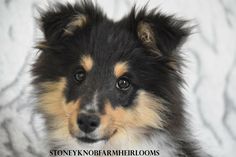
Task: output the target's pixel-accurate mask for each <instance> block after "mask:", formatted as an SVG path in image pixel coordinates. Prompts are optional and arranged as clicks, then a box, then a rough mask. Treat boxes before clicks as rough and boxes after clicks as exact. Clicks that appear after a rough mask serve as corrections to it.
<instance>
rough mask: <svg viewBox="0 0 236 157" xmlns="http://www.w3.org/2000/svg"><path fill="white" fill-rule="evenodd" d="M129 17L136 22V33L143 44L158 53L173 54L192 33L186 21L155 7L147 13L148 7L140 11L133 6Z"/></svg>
mask: <svg viewBox="0 0 236 157" xmlns="http://www.w3.org/2000/svg"><path fill="white" fill-rule="evenodd" d="M128 18H129V21H132V22H134V24H135V26H134V27H135V29H134V30H136V32H135V33H136V35H137V37H138V38H139V40H140V41H141V42H142V44H143V45H144V46H145V47H147V48H148V49H149V50H151V51H152V52H154V53H156V54H157V55H172V54H173V52H174V51H176V50H178V48H179V47H180V46H181V44H182V43H183V42H184V41H185V39H186V37H187V36H188V35H189V34H190V28H188V27H186V23H187V22H186V21H184V20H179V19H177V18H175V17H174V16H167V15H164V14H162V13H159V12H157V11H156V10H155V9H154V10H152V11H151V12H149V13H147V11H146V8H144V9H142V10H140V11H138V12H136V11H135V8H133V10H132V11H131V13H130V15H129V17H128Z"/></svg>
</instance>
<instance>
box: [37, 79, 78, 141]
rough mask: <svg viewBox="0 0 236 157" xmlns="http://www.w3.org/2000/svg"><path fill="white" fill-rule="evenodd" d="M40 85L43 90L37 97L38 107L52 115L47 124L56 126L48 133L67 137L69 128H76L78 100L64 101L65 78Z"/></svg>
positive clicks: (57, 136)
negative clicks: (52, 118) (51, 119)
mask: <svg viewBox="0 0 236 157" xmlns="http://www.w3.org/2000/svg"><path fill="white" fill-rule="evenodd" d="M40 86H41V88H42V89H43V91H44V92H43V93H42V94H41V95H40V97H39V101H40V104H39V109H40V111H41V112H42V113H43V114H45V115H50V116H53V117H54V120H53V121H49V125H50V126H56V128H57V129H55V130H53V131H51V132H49V135H50V136H51V137H52V138H67V137H69V136H70V130H73V129H74V128H76V125H75V123H76V120H75V118H76V117H77V112H78V108H79V100H78V101H76V102H70V103H66V101H65V97H64V94H63V92H64V88H65V86H66V79H65V78H61V79H60V81H58V82H45V83H42V84H41V85H40ZM71 122H73V123H71ZM70 127H72V128H70Z"/></svg>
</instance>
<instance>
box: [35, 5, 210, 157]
mask: <svg viewBox="0 0 236 157" xmlns="http://www.w3.org/2000/svg"><path fill="white" fill-rule="evenodd" d="M41 25H42V26H41V27H42V31H43V33H44V36H45V39H44V41H42V42H40V43H38V45H37V47H38V48H39V49H40V50H41V54H40V56H39V58H38V59H37V61H36V63H35V64H34V65H33V69H32V73H33V75H34V77H35V79H34V81H33V84H34V86H35V88H36V90H37V98H38V101H39V104H38V109H39V111H40V113H42V114H43V115H44V116H45V120H46V126H47V129H48V138H49V144H50V147H51V148H58V149H85V148H91V149H92V148H94V149H158V150H160V156H162V157H184V156H186V157H199V156H206V155H204V154H203V153H202V152H201V151H200V150H199V149H198V147H197V146H196V144H195V142H194V140H192V138H191V133H190V132H189V130H188V127H187V123H186V119H185V116H184V114H185V112H184V109H183V108H184V99H183V95H182V93H181V87H182V83H183V78H182V76H181V66H182V59H181V54H180V52H179V51H178V50H179V47H180V46H181V44H182V43H183V41H184V40H185V39H186V37H187V36H188V35H189V29H188V28H186V26H185V22H184V21H182V20H178V19H176V18H175V17H173V16H167V15H164V14H162V13H160V12H157V11H156V10H152V11H151V12H147V11H146V9H145V8H144V9H141V10H139V11H137V10H136V9H135V7H134V8H133V9H132V10H131V12H130V13H129V14H128V15H127V16H125V17H124V18H122V19H121V20H119V21H117V22H114V21H112V20H111V19H108V18H107V17H106V15H104V14H103V12H102V11H101V9H100V8H99V7H97V6H96V5H94V4H92V3H91V2H88V1H86V2H85V1H83V2H81V3H77V4H74V5H70V4H67V5H60V4H59V5H57V6H55V8H53V9H51V10H48V11H47V12H44V13H43V14H42V15H41Z"/></svg>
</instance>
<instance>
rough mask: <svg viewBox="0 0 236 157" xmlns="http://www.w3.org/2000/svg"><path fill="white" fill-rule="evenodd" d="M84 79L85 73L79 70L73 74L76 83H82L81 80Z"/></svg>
mask: <svg viewBox="0 0 236 157" xmlns="http://www.w3.org/2000/svg"><path fill="white" fill-rule="evenodd" d="M85 77H86V73H85V71H84V70H82V69H81V70H79V71H77V72H76V73H75V74H74V79H75V81H77V82H82V81H83V80H85Z"/></svg>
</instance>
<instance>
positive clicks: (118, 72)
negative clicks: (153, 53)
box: [114, 62, 129, 78]
mask: <svg viewBox="0 0 236 157" xmlns="http://www.w3.org/2000/svg"><path fill="white" fill-rule="evenodd" d="M128 68H129V67H128V63H127V62H118V63H116V64H115V66H114V74H115V76H116V77H117V78H118V77H120V76H122V75H123V74H125V73H126V72H128Z"/></svg>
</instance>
